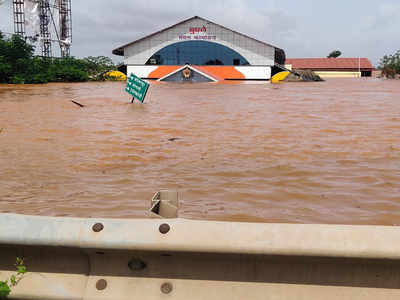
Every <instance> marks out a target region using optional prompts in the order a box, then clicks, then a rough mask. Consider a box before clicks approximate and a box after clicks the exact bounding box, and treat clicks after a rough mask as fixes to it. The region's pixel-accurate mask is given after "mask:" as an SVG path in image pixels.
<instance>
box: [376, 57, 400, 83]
mask: <svg viewBox="0 0 400 300" xmlns="http://www.w3.org/2000/svg"><path fill="white" fill-rule="evenodd" d="M378 68H379V69H380V70H382V75H384V76H386V77H390V78H394V77H395V76H396V74H400V50H398V51H397V52H396V53H395V54H392V55H385V56H384V57H382V58H381V60H380V62H379V66H378Z"/></svg>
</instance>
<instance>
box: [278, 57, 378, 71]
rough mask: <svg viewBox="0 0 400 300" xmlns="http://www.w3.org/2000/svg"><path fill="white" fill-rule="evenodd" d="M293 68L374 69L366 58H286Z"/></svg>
mask: <svg viewBox="0 0 400 300" xmlns="http://www.w3.org/2000/svg"><path fill="white" fill-rule="evenodd" d="M285 64H287V65H292V68H293V69H312V70H318V69H358V67H359V66H360V69H374V67H373V66H372V64H371V62H370V61H369V59H368V58H357V57H356V58H341V57H338V58H288V59H286V62H285Z"/></svg>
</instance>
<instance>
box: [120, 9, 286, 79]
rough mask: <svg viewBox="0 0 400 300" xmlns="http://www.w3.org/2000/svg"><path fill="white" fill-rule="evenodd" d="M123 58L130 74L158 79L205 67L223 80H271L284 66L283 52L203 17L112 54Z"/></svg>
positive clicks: (189, 20)
mask: <svg viewBox="0 0 400 300" xmlns="http://www.w3.org/2000/svg"><path fill="white" fill-rule="evenodd" d="M113 54H116V55H121V56H124V64H125V65H126V66H127V73H128V74H130V73H135V74H136V75H137V76H139V77H142V78H149V79H159V78H160V77H163V76H165V75H166V74H168V72H169V71H172V70H173V67H176V68H177V69H178V68H181V67H182V65H185V64H188V65H195V66H202V69H203V70H205V72H209V73H211V74H214V75H215V76H216V77H217V78H219V79H222V80H229V79H259V80H268V79H269V78H270V77H271V71H272V69H273V67H274V66H275V65H276V64H277V63H278V64H283V63H284V60H285V53H284V51H283V50H282V49H279V48H277V47H275V46H272V45H269V44H267V43H264V42H261V41H258V40H256V39H253V38H250V37H248V36H246V35H244V34H241V33H238V32H235V31H233V30H230V29H228V28H226V27H223V26H221V25H218V24H216V23H213V22H211V21H208V20H206V19H203V18H200V17H197V16H195V17H192V18H190V19H187V20H185V21H183V22H180V23H178V24H176V25H173V26H171V27H168V28H166V29H163V30H161V31H159V32H156V33H153V34H151V35H149V36H147V37H144V38H142V39H139V40H137V41H134V42H131V43H129V44H126V45H124V46H121V47H119V48H117V49H115V50H113Z"/></svg>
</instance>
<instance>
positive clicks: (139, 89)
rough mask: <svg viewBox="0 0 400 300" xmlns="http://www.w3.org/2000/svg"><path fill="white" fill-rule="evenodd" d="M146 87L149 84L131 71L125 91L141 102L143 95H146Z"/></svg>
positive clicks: (147, 87)
mask: <svg viewBox="0 0 400 300" xmlns="http://www.w3.org/2000/svg"><path fill="white" fill-rule="evenodd" d="M148 89H149V84H148V83H147V82H146V81H144V80H142V79H141V78H139V77H137V76H136V75H135V74H133V73H131V76H129V79H128V83H127V85H126V89H125V91H126V92H127V93H129V94H131V95H132V96H133V98H134V99H137V100H139V101H140V102H143V101H144V97H146V94H147V90H148ZM132 101H133V99H132Z"/></svg>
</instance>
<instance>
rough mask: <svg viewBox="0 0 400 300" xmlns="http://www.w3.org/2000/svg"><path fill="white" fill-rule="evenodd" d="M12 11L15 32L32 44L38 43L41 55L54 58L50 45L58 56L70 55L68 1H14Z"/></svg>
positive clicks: (70, 20)
mask: <svg viewBox="0 0 400 300" xmlns="http://www.w3.org/2000/svg"><path fill="white" fill-rule="evenodd" d="M13 11H14V33H15V34H18V35H20V36H22V37H23V38H24V39H25V40H29V41H30V42H32V43H36V42H37V41H38V40H39V42H40V49H41V52H42V56H44V57H53V51H52V46H53V43H58V45H59V47H60V56H61V57H68V56H70V48H71V44H72V17H71V0H13ZM28 31H29V33H28Z"/></svg>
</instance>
